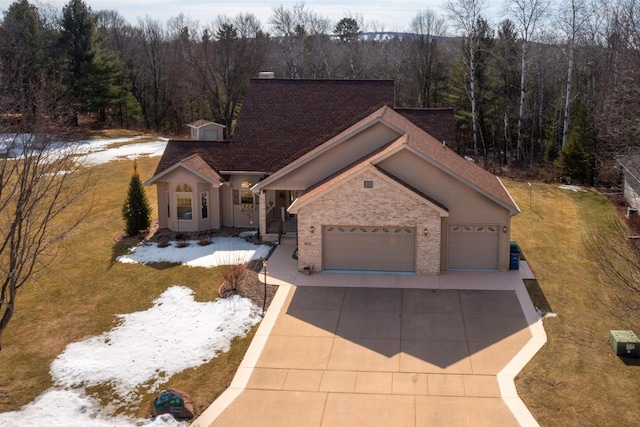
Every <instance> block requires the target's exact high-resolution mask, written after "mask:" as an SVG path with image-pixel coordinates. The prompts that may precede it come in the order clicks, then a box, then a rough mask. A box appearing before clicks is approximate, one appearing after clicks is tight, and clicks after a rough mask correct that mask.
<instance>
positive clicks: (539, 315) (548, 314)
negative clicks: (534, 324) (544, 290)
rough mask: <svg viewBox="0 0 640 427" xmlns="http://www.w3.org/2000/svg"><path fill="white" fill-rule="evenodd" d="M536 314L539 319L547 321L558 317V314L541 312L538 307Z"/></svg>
mask: <svg viewBox="0 0 640 427" xmlns="http://www.w3.org/2000/svg"><path fill="white" fill-rule="evenodd" d="M536 313H538V319H546V318H549V317H558V314H557V313H551V312H548V311H543V310H540V309H539V308H538V307H536Z"/></svg>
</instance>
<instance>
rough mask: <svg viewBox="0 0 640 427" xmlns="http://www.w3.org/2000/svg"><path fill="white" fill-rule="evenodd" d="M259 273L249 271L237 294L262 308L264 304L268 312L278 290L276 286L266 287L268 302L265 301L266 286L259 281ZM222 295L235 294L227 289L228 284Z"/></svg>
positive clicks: (224, 286) (222, 287)
mask: <svg viewBox="0 0 640 427" xmlns="http://www.w3.org/2000/svg"><path fill="white" fill-rule="evenodd" d="M258 274H259V273H258V272H256V271H253V270H250V269H249V270H247V271H246V274H244V276H243V278H242V280H241V281H240V284H239V285H238V289H237V293H238V294H239V295H241V296H243V297H245V298H249V299H250V300H251V301H253V303H254V304H255V305H256V306H258V307H260V308H262V305H263V304H264V309H265V310H266V309H267V308H269V305H271V301H273V297H274V295H275V294H276V291H277V290H278V287H277V286H276V285H269V284H267V286H266V294H267V295H266V301H265V285H264V283H262V282H261V281H260V279H258ZM221 293H223V294H233V290H229V289H226V284H225V285H222V286H221Z"/></svg>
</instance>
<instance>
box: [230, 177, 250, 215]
mask: <svg viewBox="0 0 640 427" xmlns="http://www.w3.org/2000/svg"><path fill="white" fill-rule="evenodd" d="M252 185H253V184H252V183H251V182H250V181H243V182H242V184H240V190H234V191H233V204H234V205H236V206H240V207H241V208H242V209H253V205H254V203H255V202H254V197H253V192H252V191H251V186H252Z"/></svg>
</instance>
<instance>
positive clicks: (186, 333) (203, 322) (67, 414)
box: [0, 286, 260, 427]
mask: <svg viewBox="0 0 640 427" xmlns="http://www.w3.org/2000/svg"><path fill="white" fill-rule="evenodd" d="M259 313H260V310H259V309H258V308H257V307H256V306H255V305H254V304H253V303H252V302H251V300H249V299H247V298H243V297H240V296H239V295H233V296H231V297H229V298H226V299H218V300H216V301H214V302H196V301H195V300H194V298H193V292H192V291H191V289H189V288H186V287H184V286H172V287H170V288H169V289H167V290H166V291H165V292H164V293H162V295H160V297H158V298H157V299H156V300H155V301H154V303H153V307H151V308H150V309H149V310H146V311H139V312H135V313H130V314H124V315H120V316H119V317H120V323H119V324H118V326H116V327H115V328H113V329H112V330H111V331H109V332H105V333H103V334H101V335H99V336H96V337H91V338H88V339H86V340H84V341H81V342H76V343H72V344H69V345H68V346H67V348H66V349H65V350H64V352H63V353H62V354H60V355H59V356H58V357H57V358H56V359H55V360H54V361H53V363H52V364H51V369H50V372H51V376H52V377H53V380H54V388H52V389H50V390H48V391H47V392H45V393H43V394H42V395H40V397H38V399H36V400H35V401H34V402H32V403H30V404H28V405H25V406H24V407H23V408H22V409H21V410H19V411H14V412H7V413H3V414H0V425H2V426H11V427H13V426H15V427H18V426H19V427H30V426H34V427H37V426H42V425H55V426H68V427H84V426H89V427H107V426H114V425H117V426H123V427H124V426H142V425H144V426H146V425H149V426H182V425H184V424H183V423H178V422H176V421H175V420H173V418H171V417H168V418H167V417H158V418H157V419H156V420H155V421H153V422H151V421H150V420H144V419H138V420H134V419H130V418H128V417H125V416H119V417H112V416H111V415H112V414H113V411H115V410H116V409H117V408H118V407H119V406H121V405H122V404H124V403H128V402H135V401H136V400H137V399H138V400H139V398H140V397H139V395H138V393H139V391H140V390H145V391H147V392H150V393H152V392H154V391H156V389H157V388H158V387H159V386H160V384H161V383H162V382H164V381H166V380H167V379H168V378H169V377H170V376H171V375H173V374H176V373H178V372H181V371H183V370H185V369H188V368H193V367H197V366H199V365H201V364H203V363H207V362H209V361H210V360H211V359H213V358H214V357H216V355H217V354H219V353H220V352H225V351H228V350H229V347H230V345H231V341H232V340H233V339H234V338H236V337H239V336H244V335H246V333H247V332H248V331H249V329H250V328H251V327H253V326H254V325H256V324H257V323H258V322H259V321H260V314H259ZM160 372H162V373H163V375H162V376H161V375H160ZM161 377H162V378H161ZM101 384H108V385H110V386H111V387H112V389H113V390H114V392H115V393H116V394H117V396H118V397H119V401H112V402H111V405H110V406H109V408H101V407H100V405H99V403H98V402H96V401H95V400H93V399H92V398H91V397H88V396H87V395H85V393H84V389H85V387H89V386H95V385H101Z"/></svg>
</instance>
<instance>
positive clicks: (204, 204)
mask: <svg viewBox="0 0 640 427" xmlns="http://www.w3.org/2000/svg"><path fill="white" fill-rule="evenodd" d="M200 208H201V211H202V219H207V218H209V195H208V194H207V193H200Z"/></svg>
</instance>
